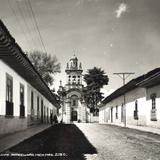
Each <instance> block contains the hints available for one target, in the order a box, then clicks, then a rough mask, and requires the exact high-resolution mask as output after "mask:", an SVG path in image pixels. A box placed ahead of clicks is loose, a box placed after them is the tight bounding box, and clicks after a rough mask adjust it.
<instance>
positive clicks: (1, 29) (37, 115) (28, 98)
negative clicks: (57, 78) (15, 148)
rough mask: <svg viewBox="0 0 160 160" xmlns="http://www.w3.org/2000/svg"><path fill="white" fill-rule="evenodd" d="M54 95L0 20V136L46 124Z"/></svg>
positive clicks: (54, 105) (52, 108)
mask: <svg viewBox="0 0 160 160" xmlns="http://www.w3.org/2000/svg"><path fill="white" fill-rule="evenodd" d="M57 107H58V103H57V100H56V98H55V95H54V94H53V93H52V92H51V91H50V89H49V88H48V86H47V85H46V84H45V82H44V81H43V80H42V78H41V76H40V75H39V74H38V72H37V71H36V70H35V68H34V67H33V65H32V64H31V62H30V61H29V59H28V57H27V55H25V54H24V53H23V51H22V50H21V48H20V47H19V46H18V44H17V43H16V42H15V40H14V38H13V37H12V36H11V35H10V33H9V31H8V30H7V28H6V27H5V25H4V24H3V22H2V21H0V126H1V127H0V135H1V134H6V133H10V132H15V131H18V130H22V129H26V128H27V127H28V126H30V125H35V124H38V123H48V122H49V121H50V115H51V113H52V114H53V115H54V114H56V113H57Z"/></svg>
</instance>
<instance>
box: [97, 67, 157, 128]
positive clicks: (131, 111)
mask: <svg viewBox="0 0 160 160" xmlns="http://www.w3.org/2000/svg"><path fill="white" fill-rule="evenodd" d="M99 122H100V123H110V124H116V125H122V126H123V125H124V126H149V127H156V128H160V68H156V69H154V70H152V71H150V72H148V73H147V74H144V75H142V76H140V77H138V78H135V79H133V80H131V81H130V82H128V83H127V84H126V85H124V86H122V87H121V88H119V89H117V90H116V91H115V92H113V93H112V94H111V95H109V96H108V97H106V98H105V99H104V101H103V102H102V104H101V107H100V112H99Z"/></svg>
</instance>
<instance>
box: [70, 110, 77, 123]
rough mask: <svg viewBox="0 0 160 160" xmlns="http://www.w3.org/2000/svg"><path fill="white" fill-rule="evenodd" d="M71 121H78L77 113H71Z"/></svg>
mask: <svg viewBox="0 0 160 160" xmlns="http://www.w3.org/2000/svg"><path fill="white" fill-rule="evenodd" d="M71 121H77V111H72V112H71Z"/></svg>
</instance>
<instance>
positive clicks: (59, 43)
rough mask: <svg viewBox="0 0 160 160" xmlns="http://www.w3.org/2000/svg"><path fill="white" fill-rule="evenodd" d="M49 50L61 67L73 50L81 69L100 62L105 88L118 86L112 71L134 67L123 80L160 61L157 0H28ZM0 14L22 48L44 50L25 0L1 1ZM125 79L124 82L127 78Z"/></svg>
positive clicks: (116, 78)
mask: <svg viewBox="0 0 160 160" xmlns="http://www.w3.org/2000/svg"><path fill="white" fill-rule="evenodd" d="M30 2H31V5H32V8H33V11H34V13H35V17H36V20H37V24H38V28H39V31H40V33H41V36H42V39H43V42H44V45H45V48H46V50H47V52H48V53H50V54H53V55H56V56H57V58H58V60H59V62H60V63H61V67H62V72H61V74H59V75H57V76H56V77H55V78H56V81H55V83H54V85H55V88H56V89H57V88H58V84H59V80H60V79H62V81H63V84H65V72H64V70H65V67H66V63H67V62H68V61H69V59H70V58H71V57H72V56H73V54H76V56H77V57H78V59H79V61H81V62H82V66H83V69H84V72H83V74H85V73H86V70H87V69H91V68H93V67H94V66H97V67H101V68H102V69H103V70H104V71H105V72H106V74H107V75H108V77H109V84H108V85H107V86H105V89H104V90H103V91H105V92H107V91H108V92H110V91H113V90H115V89H117V88H119V87H120V86H122V80H121V79H120V78H119V77H118V76H116V75H113V73H115V72H135V74H134V75H131V76H130V77H129V78H128V79H127V81H129V80H131V79H132V78H135V77H137V76H139V75H142V74H145V73H146V72H148V71H150V70H152V69H154V68H157V67H159V66H160V62H159V61H160V44H159V43H160V18H159V17H160V1H159V0H30ZM0 17H1V19H2V20H3V22H4V23H5V25H6V26H7V28H8V29H9V31H10V32H11V34H12V35H13V37H14V38H15V39H16V41H17V42H18V44H19V45H20V46H21V48H22V49H23V50H24V51H32V50H35V49H36V50H43V48H42V46H41V43H40V40H39V35H38V33H37V30H36V27H35V24H34V22H33V17H32V16H31V10H30V8H29V4H28V0H0ZM127 81H126V82H127Z"/></svg>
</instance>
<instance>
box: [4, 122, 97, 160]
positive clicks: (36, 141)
mask: <svg viewBox="0 0 160 160" xmlns="http://www.w3.org/2000/svg"><path fill="white" fill-rule="evenodd" d="M6 152H11V153H12V152H13V153H24V154H28V153H33V154H37V153H38V154H39V153H42V154H44V153H47V154H50V153H51V154H55V155H56V154H57V153H65V154H66V156H56V157H41V158H42V159H43V160H54V159H56V160H59V159H63V160H64V159H65V160H85V159H86V158H85V156H84V154H96V153H97V151H96V149H95V148H94V147H93V146H92V145H91V143H90V142H89V141H88V140H87V138H86V137H85V135H84V134H83V132H82V131H81V130H79V129H78V127H76V126H75V125H74V124H57V125H54V126H52V127H50V128H48V129H46V130H45V131H43V132H41V133H39V134H37V135H34V136H33V137H31V138H29V139H27V140H24V141H23V142H21V143H20V144H18V145H16V146H14V147H12V148H10V149H9V150H8V151H6ZM11 158H12V159H14V157H11ZM26 158H28V159H29V160H30V159H38V160H39V159H41V158H40V157H34V158H33V157H32V158H31V157H30V158H29V157H24V159H25V160H26ZM15 159H16V160H17V158H16V157H15ZM21 159H22V157H21Z"/></svg>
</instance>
